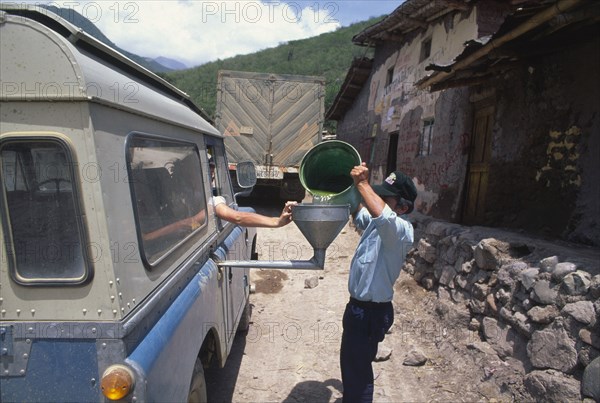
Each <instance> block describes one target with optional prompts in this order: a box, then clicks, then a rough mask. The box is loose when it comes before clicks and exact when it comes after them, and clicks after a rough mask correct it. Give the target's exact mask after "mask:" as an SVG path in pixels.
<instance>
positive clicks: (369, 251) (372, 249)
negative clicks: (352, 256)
mask: <svg viewBox="0 0 600 403" xmlns="http://www.w3.org/2000/svg"><path fill="white" fill-rule="evenodd" d="M375 259H377V240H375V239H369V240H367V242H365V244H364V245H363V248H362V250H361V254H360V257H359V258H358V261H359V262H360V263H363V264H365V263H373V262H374V261H375Z"/></svg>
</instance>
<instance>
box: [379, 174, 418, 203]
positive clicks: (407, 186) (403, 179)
mask: <svg viewBox="0 0 600 403" xmlns="http://www.w3.org/2000/svg"><path fill="white" fill-rule="evenodd" d="M372 188H373V190H374V191H375V193H377V194H378V195H379V196H389V197H402V198H403V199H406V200H409V201H410V202H412V203H414V201H415V199H416V198H417V188H416V187H415V184H414V183H413V181H412V179H411V178H410V177H409V176H408V175H406V174H405V173H404V172H401V171H395V172H392V173H391V174H389V175H388V177H387V178H386V179H385V180H384V181H383V182H381V184H380V185H373V186H372Z"/></svg>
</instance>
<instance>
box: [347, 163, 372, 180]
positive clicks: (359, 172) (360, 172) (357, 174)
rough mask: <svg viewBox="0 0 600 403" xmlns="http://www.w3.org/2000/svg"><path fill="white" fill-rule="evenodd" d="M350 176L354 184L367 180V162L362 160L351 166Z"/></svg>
mask: <svg viewBox="0 0 600 403" xmlns="http://www.w3.org/2000/svg"><path fill="white" fill-rule="evenodd" d="M350 176H352V179H353V180H354V184H355V185H358V184H359V183H360V182H369V168H367V164H366V163H365V162H363V163H362V164H360V165H357V166H355V167H354V168H352V171H350Z"/></svg>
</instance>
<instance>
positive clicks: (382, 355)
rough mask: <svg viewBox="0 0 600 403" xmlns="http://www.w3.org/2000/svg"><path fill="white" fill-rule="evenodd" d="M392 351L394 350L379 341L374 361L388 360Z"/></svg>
mask: <svg viewBox="0 0 600 403" xmlns="http://www.w3.org/2000/svg"><path fill="white" fill-rule="evenodd" d="M393 351H394V350H392V349H391V348H389V347H387V346H385V345H384V344H382V343H379V346H377V355H375V362H381V361H387V360H389V359H390V357H391V356H392V352H393Z"/></svg>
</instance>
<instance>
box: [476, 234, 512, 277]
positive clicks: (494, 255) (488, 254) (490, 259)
mask: <svg viewBox="0 0 600 403" xmlns="http://www.w3.org/2000/svg"><path fill="white" fill-rule="evenodd" d="M509 248H510V245H509V244H508V243H506V242H502V241H499V240H497V239H493V238H488V239H483V240H482V241H481V242H479V243H478V244H477V246H475V249H474V250H473V257H474V258H475V263H477V266H479V267H480V268H481V269H483V270H495V269H496V268H497V267H500V266H501V265H502V259H503V255H506V254H507V253H508V249H509Z"/></svg>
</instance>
